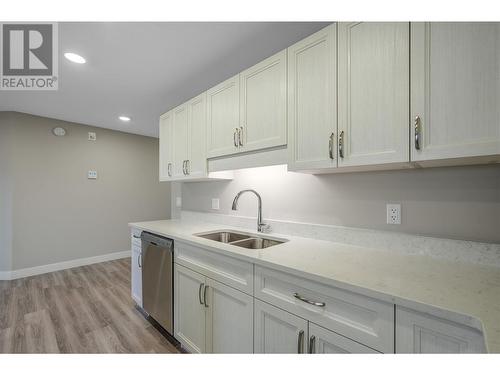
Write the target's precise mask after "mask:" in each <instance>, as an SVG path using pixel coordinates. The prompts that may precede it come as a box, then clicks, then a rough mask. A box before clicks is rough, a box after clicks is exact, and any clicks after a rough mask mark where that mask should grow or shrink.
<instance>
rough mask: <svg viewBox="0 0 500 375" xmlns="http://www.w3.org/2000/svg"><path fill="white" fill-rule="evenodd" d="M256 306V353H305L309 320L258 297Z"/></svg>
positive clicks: (255, 302)
mask: <svg viewBox="0 0 500 375" xmlns="http://www.w3.org/2000/svg"><path fill="white" fill-rule="evenodd" d="M254 308H255V332H254V350H255V353H305V352H306V350H307V348H306V346H307V344H306V340H307V320H305V319H302V318H299V317H298V316H296V315H293V314H290V313H289V312H286V311H285V310H281V309H278V308H277V307H274V306H272V305H270V304H268V303H265V302H262V301H260V300H258V299H255V301H254Z"/></svg>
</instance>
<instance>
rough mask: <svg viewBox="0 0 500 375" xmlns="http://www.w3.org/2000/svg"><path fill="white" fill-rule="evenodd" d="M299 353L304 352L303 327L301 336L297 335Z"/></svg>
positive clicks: (300, 332)
mask: <svg viewBox="0 0 500 375" xmlns="http://www.w3.org/2000/svg"><path fill="white" fill-rule="evenodd" d="M297 353H298V354H301V353H304V331H303V330H302V329H301V330H300V331H299V336H298V337H297Z"/></svg>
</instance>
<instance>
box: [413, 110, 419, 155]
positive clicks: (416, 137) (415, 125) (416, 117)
mask: <svg viewBox="0 0 500 375" xmlns="http://www.w3.org/2000/svg"><path fill="white" fill-rule="evenodd" d="M414 127H415V149H416V150H420V117H419V116H415V121H414Z"/></svg>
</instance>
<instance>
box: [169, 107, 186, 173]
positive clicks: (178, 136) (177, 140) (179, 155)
mask: <svg viewBox="0 0 500 375" xmlns="http://www.w3.org/2000/svg"><path fill="white" fill-rule="evenodd" d="M172 129H173V131H172V133H173V134H172V149H173V155H174V167H173V178H175V179H178V178H180V177H185V176H186V174H185V165H186V163H185V161H186V160H188V158H189V142H188V139H189V128H188V107H187V105H186V104H182V105H180V106H178V107H176V108H174V109H173V110H172Z"/></svg>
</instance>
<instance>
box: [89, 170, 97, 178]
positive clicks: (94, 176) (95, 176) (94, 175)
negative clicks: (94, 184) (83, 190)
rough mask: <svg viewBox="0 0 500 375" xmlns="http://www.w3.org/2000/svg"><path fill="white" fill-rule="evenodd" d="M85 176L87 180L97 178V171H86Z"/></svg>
mask: <svg viewBox="0 0 500 375" xmlns="http://www.w3.org/2000/svg"><path fill="white" fill-rule="evenodd" d="M87 178H88V179H89V180H97V171H88V172H87Z"/></svg>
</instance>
